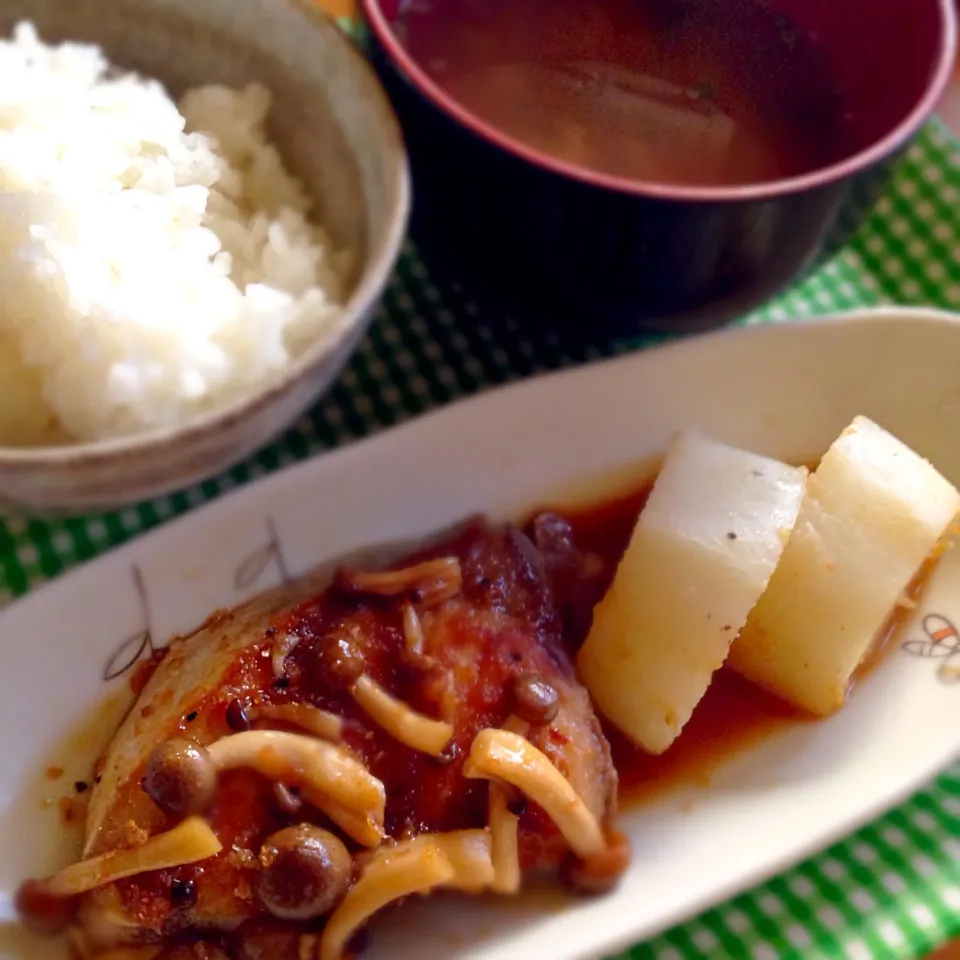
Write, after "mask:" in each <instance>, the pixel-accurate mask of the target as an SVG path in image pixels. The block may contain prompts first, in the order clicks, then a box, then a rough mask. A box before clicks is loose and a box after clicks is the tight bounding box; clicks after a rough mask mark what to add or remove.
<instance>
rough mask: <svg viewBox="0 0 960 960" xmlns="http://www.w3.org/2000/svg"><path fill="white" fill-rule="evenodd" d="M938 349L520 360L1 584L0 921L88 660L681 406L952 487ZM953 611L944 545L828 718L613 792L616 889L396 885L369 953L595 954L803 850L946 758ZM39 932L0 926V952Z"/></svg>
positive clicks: (833, 328) (658, 432)
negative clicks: (471, 893)
mask: <svg viewBox="0 0 960 960" xmlns="http://www.w3.org/2000/svg"><path fill="white" fill-rule="evenodd" d="M958 359H960V320H958V319H957V318H953V317H948V316H945V315H942V314H936V313H932V312H928V311H883V312H871V313H863V314H857V315H851V316H848V317H845V318H838V319H834V320H821V321H817V322H814V323H797V324H789V325H784V326H776V327H754V328H749V329H741V330H735V331H732V332H725V333H721V334H717V335H712V336H707V337H702V338H699V339H695V340H691V341H687V342H684V343H680V344H676V345H672V346H668V347H664V348H661V349H657V350H652V351H647V352H644V353H640V354H635V355H631V356H627V357H625V358H622V359H618V360H614V361H610V362H606V363H601V364H595V365H592V366H587V367H582V368H580V369H577V370H573V371H569V372H563V373H559V374H554V375H550V376H546V377H542V378H539V379H535V380H531V381H527V382H525V383H522V384H519V385H516V386H512V387H509V388H505V389H502V390H498V391H494V392H490V393H487V394H485V395H483V396H481V397H478V398H475V399H473V400H470V401H467V402H464V403H460V404H457V405H454V406H452V407H448V408H446V409H443V410H440V411H439V412H436V413H434V414H431V415H428V416H425V417H422V418H420V419H418V420H416V421H414V422H412V423H410V424H408V425H406V426H403V427H401V428H398V429H395V430H393V431H390V432H388V433H384V434H381V435H380V436H378V437H376V438H374V439H371V440H369V441H366V442H363V443H359V444H356V445H354V446H351V447H348V448H346V449H343V450H340V451H338V452H336V453H333V454H330V455H328V456H323V457H320V458H318V459H315V460H312V461H310V462H308V463H305V464H303V465H301V466H298V467H296V468H293V469H290V470H287V471H284V472H281V473H279V474H276V475H274V476H273V477H271V478H269V479H267V480H265V481H262V482H260V483H257V484H254V485H252V486H249V487H247V488H245V489H243V490H240V491H238V492H237V493H235V494H233V495H231V496H228V497H225V498H223V499H222V500H220V501H218V502H217V503H214V504H212V505H210V506H208V507H206V508H204V509H202V510H199V511H197V512H195V513H193V514H191V515H189V516H187V517H185V518H183V519H181V520H179V521H177V522H175V523H171V524H170V525H169V526H167V527H165V528H163V529H161V530H159V531H156V532H154V533H151V534H149V535H148V536H145V537H143V538H142V539H140V540H138V541H137V542H135V543H133V544H131V545H129V546H127V547H125V548H123V549H120V550H117V551H115V552H113V553H110V554H108V555H107V556H105V557H103V558H101V559H99V560H97V561H95V562H93V563H90V564H88V565H86V566H84V567H83V568H81V569H79V570H77V571H75V572H73V573H71V574H69V575H68V576H65V577H63V578H62V579H61V580H59V581H57V582H55V583H53V584H52V585H50V586H48V587H46V588H44V589H42V590H40V591H39V592H38V593H36V594H34V595H32V596H30V597H28V598H27V599H25V600H23V601H21V602H19V603H17V604H15V605H14V606H13V607H11V608H9V609H8V610H7V611H5V612H4V613H3V614H2V615H0V642H2V644H3V652H4V666H3V670H2V672H0V756H2V757H3V761H2V771H3V772H2V783H0V849H2V850H3V857H2V858H0V890H2V898H3V899H2V900H0V921H9V920H10V919H12V916H13V914H12V908H11V904H10V896H11V892H12V891H13V889H14V888H15V886H16V884H17V882H18V881H19V880H20V879H21V878H22V877H23V876H24V875H26V874H35V873H37V872H38V871H41V870H43V869H45V868H49V867H50V866H52V865H53V864H54V861H55V860H56V858H57V856H61V857H62V856H63V851H62V849H60V850H57V849H56V843H55V842H54V841H55V839H56V837H57V836H58V835H59V834H58V830H57V826H56V825H57V823H58V819H57V815H56V813H55V811H51V810H49V809H48V810H45V811H44V810H41V809H40V808H39V807H38V805H37V804H38V798H39V796H40V794H39V793H38V790H40V791H41V792H45V793H46V794H47V795H49V796H54V797H55V796H56V795H57V794H58V793H59V794H62V793H64V792H65V791H67V790H68V788H69V786H70V784H72V782H73V780H75V779H79V778H83V777H87V776H88V775H89V771H90V763H91V756H92V753H93V752H94V751H95V749H96V742H95V740H96V738H95V737H92V736H90V735H87V736H85V737H79V738H77V737H74V738H73V740H72V742H71V745H70V746H69V747H64V743H65V738H66V737H68V735H69V734H70V733H71V731H72V730H74V729H76V727H77V725H78V724H79V723H82V722H83V721H85V719H86V718H88V717H89V716H91V712H92V711H94V710H95V708H96V705H97V704H98V703H99V702H101V701H102V700H103V698H104V697H105V696H107V695H110V694H116V693H117V692H118V691H121V690H123V689H125V688H126V677H120V678H118V679H115V680H113V681H111V682H107V683H105V682H104V679H103V677H104V673H105V671H106V672H110V671H107V670H106V668H107V666H108V664H110V663H111V661H112V666H113V668H114V669H118V668H120V667H122V666H123V665H124V663H125V662H127V661H129V660H130V659H131V657H133V656H135V655H136V654H137V653H138V652H145V651H146V650H147V648H148V647H149V644H150V642H152V640H150V639H149V638H157V639H158V640H159V639H160V638H165V637H167V636H169V635H170V634H172V633H174V632H177V631H181V630H185V629H188V628H190V627H192V626H194V625H196V624H197V623H198V622H199V621H200V620H201V619H203V618H204V617H205V616H206V615H207V614H209V613H210V612H212V611H213V610H214V609H215V608H217V607H221V606H227V605H232V604H235V603H237V602H238V601H239V600H241V599H243V598H244V597H245V596H248V595H249V594H251V593H254V592H257V591H259V590H261V589H264V588H266V587H268V586H270V585H272V584H273V583H275V582H276V581H277V579H278V577H280V576H282V575H286V576H289V575H295V574H297V573H299V572H301V571H305V570H307V569H308V568H309V567H311V566H313V565H315V564H317V563H321V562H323V561H326V560H330V559H332V558H336V557H337V556H340V555H343V554H346V553H349V552H351V551H354V550H356V549H359V548H362V547H365V546H368V545H371V544H382V543H389V542H396V541H406V540H410V539H416V538H419V537H422V536H424V535H426V534H428V533H430V532H432V531H435V530H437V529H439V528H442V527H444V526H446V525H447V524H450V523H452V522H454V521H457V520H458V519H460V518H462V517H464V516H465V515H467V514H470V513H473V512H475V511H484V512H487V513H489V514H491V515H493V516H494V517H497V518H510V517H516V516H518V515H519V514H521V513H523V512H524V511H525V510H527V509H528V508H530V507H533V506H536V505H537V504H542V503H544V502H546V501H550V500H554V499H555V498H556V496H557V495H563V494H569V493H571V492H576V491H579V492H580V493H583V492H584V491H586V490H590V491H592V492H593V493H597V492H599V491H600V490H602V488H603V487H604V486H606V487H611V486H614V485H616V484H617V483H618V482H622V481H623V479H624V477H625V476H627V475H629V474H631V473H632V474H634V475H635V474H636V473H637V472H638V471H639V470H641V469H643V468H644V467H647V468H649V465H650V463H651V460H652V459H654V458H656V457H657V456H658V455H659V454H660V453H661V452H662V451H663V449H664V447H665V445H666V444H667V442H668V440H669V439H670V437H671V435H672V434H673V433H674V432H675V431H676V430H678V429H680V428H683V427H696V428H698V429H700V430H702V431H705V432H706V433H708V434H711V435H713V436H715V437H717V438H718V439H722V440H725V441H727V442H730V443H734V444H739V445H742V446H744V447H748V448H750V449H752V450H755V451H757V452H760V453H766V454H769V455H772V456H776V457H781V458H786V459H792V460H795V461H807V460H812V459H814V458H816V457H817V456H818V455H820V454H821V453H822V452H823V451H824V450H825V449H826V447H827V446H828V445H829V443H830V442H831V440H832V439H833V438H834V437H835V435H836V434H837V433H838V432H839V431H840V430H841V428H842V427H844V426H845V425H846V424H847V422H848V421H849V420H850V419H851V418H852V417H853V416H854V415H855V414H858V413H863V414H867V415H868V416H871V417H873V418H875V419H877V420H878V421H879V422H880V423H882V424H883V425H884V426H886V427H887V428H888V429H890V430H892V431H893V432H894V433H896V434H897V435H898V436H900V437H902V438H903V439H904V440H905V441H906V442H907V443H909V444H911V445H913V446H914V447H915V448H916V449H917V450H919V451H920V452H921V453H923V454H924V455H926V456H927V457H929V458H930V459H931V460H933V462H934V463H935V464H936V465H937V466H938V467H939V468H940V469H941V470H942V471H943V472H945V473H946V474H947V475H948V476H949V477H950V478H951V479H952V480H953V481H954V482H960V443H958V442H957V424H958V423H960V376H958V375H957V369H958V367H957V364H958ZM705 482H708V480H707V478H705ZM138 584H139V587H138ZM933 618H940V619H933ZM953 623H960V550H957V551H954V552H953V553H952V554H949V555H948V560H947V562H945V563H944V564H943V565H942V566H941V569H940V571H939V572H938V574H937V576H936V577H935V579H934V582H933V583H932V585H931V588H930V590H929V591H928V594H927V597H926V599H925V600H924V603H923V606H922V609H920V610H918V611H917V614H916V617H915V618H914V620H913V622H912V623H910V624H909V625H908V628H907V630H906V633H905V635H904V641H905V651H903V652H897V654H896V655H894V656H892V657H890V658H889V659H888V660H887V661H885V663H884V665H883V666H882V668H881V669H879V670H878V671H877V672H875V673H874V674H873V675H871V676H870V678H869V679H868V680H867V681H866V682H865V683H864V684H863V685H862V687H861V688H860V689H858V690H857V691H856V692H855V694H854V696H853V698H852V702H851V703H850V704H849V705H848V706H847V708H845V709H844V710H843V711H842V712H841V713H840V714H838V715H837V716H835V717H834V718H832V719H830V720H829V721H825V722H823V723H820V724H813V725H803V726H799V727H795V728H793V729H790V730H786V731H784V732H782V733H781V734H778V735H775V736H773V737H772V738H771V739H768V740H767V741H765V742H764V743H763V744H762V745H761V746H759V747H758V748H756V749H755V750H753V751H752V752H748V753H743V754H741V755H739V756H738V757H737V758H736V759H734V760H732V761H731V762H729V763H728V764H727V765H726V766H724V767H722V768H721V769H720V770H719V771H718V772H717V774H716V775H715V776H714V778H713V780H712V782H711V784H710V785H709V787H706V788H700V789H699V790H693V789H692V788H691V789H688V790H686V791H685V792H682V793H681V792H678V793H676V794H671V795H669V796H667V797H665V798H663V799H661V800H659V801H657V802H656V803H655V804H653V805H650V806H644V807H640V808H637V809H634V810H632V811H628V812H627V813H626V814H625V815H624V817H623V820H622V825H623V827H624V828H625V830H626V831H627V832H628V833H629V835H630V837H631V841H632V845H633V849H634V855H635V856H634V862H633V865H632V867H631V869H630V872H629V874H628V875H627V877H626V879H625V881H624V883H623V885H622V886H621V887H620V889H619V890H618V891H617V892H616V893H615V894H613V895H611V896H609V897H606V898H601V899H597V900H588V901H579V902H572V903H570V904H569V905H567V906H566V907H565V908H564V909H562V910H558V909H556V901H555V900H554V901H550V903H549V906H545V903H544V900H543V898H542V897H539V898H538V897H527V898H521V899H520V901H518V902H517V903H507V902H504V901H502V900H500V901H488V902H479V903H478V902H470V903H468V902H466V901H463V900H454V899H450V900H445V901H443V902H442V903H441V904H439V905H438V904H436V903H434V904H432V905H431V904H429V903H423V904H417V905H415V906H413V907H407V908H404V909H403V910H401V911H398V912H397V913H396V914H394V915H393V916H392V917H391V918H390V919H389V921H388V922H387V923H386V924H385V926H384V927H383V928H382V932H381V933H380V934H379V935H378V936H377V937H376V938H375V947H374V950H373V952H372V953H371V954H370V957H371V960H375V958H385V957H390V958H391V960H405V958H411V960H413V958H417V960H427V958H445V957H453V956H456V957H458V958H461V960H494V958H495V960H520V958H523V960H528V958H529V957H531V956H549V957H551V958H552V960H575V958H585V957H593V956H599V955H602V954H605V953H611V952H613V951H614V950H616V949H618V948H621V947H624V946H626V945H628V944H631V943H633V942H636V941H639V940H641V939H643V938H645V937H648V936H651V935H653V934H654V933H656V932H658V931H660V930H662V929H664V928H666V927H667V926H669V925H671V924H673V923H675V922H677V921H680V920H682V919H684V918H686V917H689V916H691V915H693V914H695V913H697V912H699V911H701V910H703V909H705V908H706V907H708V906H710V905H712V904H715V903H717V902H719V901H722V900H724V899H726V898H728V897H730V896H731V895H733V894H735V893H736V892H738V891H741V890H743V889H745V888H747V887H749V886H751V885H753V884H755V883H757V882H758V881H760V880H762V879H764V878H766V877H768V876H770V875H772V874H774V873H776V872H778V871H782V870H783V869H785V868H787V867H789V866H790V865H791V864H793V863H796V862H797V861H799V860H801V859H802V858H804V857H806V856H808V855H809V854H811V853H813V852H815V851H817V850H818V849H820V848H823V847H824V846H826V845H827V844H829V843H831V842H832V841H834V840H836V839H837V838H839V837H841V836H842V835H844V834H846V833H847V832H849V831H852V830H853V829H855V828H856V827H858V826H859V825H861V824H863V823H864V822H865V821H867V820H869V819H871V818H873V817H876V816H877V815H878V814H880V813H881V812H882V811H884V810H885V809H886V808H888V807H890V806H892V805H894V804H896V803H897V802H898V801H900V800H902V799H903V798H905V797H906V796H907V795H908V794H909V793H910V792H911V791H913V790H915V789H916V788H917V787H919V786H920V785H921V784H922V783H923V782H924V781H925V780H926V779H927V778H929V777H931V776H932V775H933V774H935V773H936V772H937V771H938V770H939V769H940V768H942V767H944V766H945V765H947V764H948V763H949V762H950V761H951V760H952V759H953V758H955V757H956V756H958V754H960V683H958V682H957V681H960V652H956V651H957V645H958V641H957V635H956V632H954V633H953V634H952V638H951V637H949V636H947V637H946V639H942V640H941V641H940V642H939V643H935V642H934V641H933V640H932V639H931V636H930V634H931V633H935V632H936V631H937V629H941V630H942V629H947V630H948V632H949V625H951V624H953ZM951 651H953V652H952V653H951ZM908 653H912V654H914V655H912V656H911V655H908ZM918 654H928V656H921V655H918ZM51 763H56V764H59V765H61V766H63V767H65V768H66V772H65V774H64V776H63V778H62V779H61V780H59V781H57V782H56V783H52V782H50V781H44V780H43V777H42V776H41V771H42V770H43V768H44V767H45V766H46V765H48V764H51ZM691 801H692V802H691ZM788 825H789V826H788ZM53 953H54V951H52V950H51V949H50V945H49V944H38V943H36V942H34V941H32V940H30V939H29V938H26V937H21V936H20V935H19V934H15V933H14V932H13V930H12V928H11V927H10V926H9V925H7V927H6V928H5V929H4V928H0V955H4V956H21V957H23V956H32V957H37V958H39V957H41V956H43V957H51V956H52V955H53Z"/></svg>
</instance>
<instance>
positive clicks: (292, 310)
mask: <svg viewBox="0 0 960 960" xmlns="http://www.w3.org/2000/svg"><path fill="white" fill-rule="evenodd" d="M24 11H28V12H29V20H25V19H24ZM409 195H410V188H409V177H408V170H407V160H406V154H405V151H404V148H403V142H402V137H401V133H400V129H399V126H398V124H397V122H396V119H395V117H394V115H393V113H392V110H391V108H390V106H389V103H388V101H387V99H386V97H385V95H384V93H383V91H382V90H381V88H380V86H379V83H378V81H377V80H376V78H375V76H374V74H373V73H372V71H371V70H370V68H369V67H368V66H367V64H366V62H365V60H364V58H363V57H362V55H361V54H360V53H359V52H358V51H357V50H356V49H355V47H354V45H353V43H352V41H350V40H349V39H348V38H347V37H346V36H345V35H344V34H343V33H342V31H341V30H340V29H339V28H338V27H337V26H336V25H335V24H334V23H332V22H331V21H329V20H328V19H327V18H326V17H325V16H323V15H322V14H321V13H320V11H319V8H318V7H317V6H316V5H315V4H314V3H313V2H312V0H269V2H265V0H204V3H200V4H193V3H190V2H188V0H73V2H71V3H63V2H62V0H35V2H34V3H31V4H29V5H28V6H27V7H24V5H23V4H19V3H13V2H6V0H0V384H2V387H3V397H2V401H0V507H2V508H5V509H16V508H25V509H27V510H40V511H44V510H56V511H64V510H66V511H81V510H92V509H105V508H111V507H115V506H118V505H120V504H122V503H130V502H134V501H138V500H142V499H145V498H149V497H152V496H156V495H158V494H161V493H165V492H169V491H171V490H173V489H178V488H182V487H184V486H186V485H188V484H190V483H193V482H196V481H197V480H200V479H202V478H204V477H208V476H211V475H213V474H216V473H218V472H220V471H222V470H224V469H225V468H227V467H228V466H230V465H231V464H233V463H236V462H237V461H239V460H241V459H243V458H244V457H246V456H247V455H249V454H250V453H251V452H253V451H254V450H256V449H257V448H259V447H260V446H262V445H264V444H265V443H267V442H268V441H269V440H270V439H271V438H272V437H274V436H275V435H276V434H277V433H279V432H280V431H281V430H282V429H283V428H284V427H286V426H288V425H289V424H290V423H292V422H293V421H294V420H295V419H296V418H297V417H298V416H299V415H301V414H302V413H303V412H304V411H305V410H306V409H307V408H309V407H310V406H311V405H312V404H313V403H314V402H315V401H316V400H317V399H318V397H319V396H320V395H321V394H322V393H323V392H324V390H325V389H326V388H328V387H329V386H330V384H331V382H332V381H333V380H334V378H335V377H336V376H337V374H338V373H339V371H340V369H341V368H342V366H343V364H344V363H345V362H346V360H347V359H348V357H349V356H350V354H351V352H352V351H353V349H354V348H355V347H356V345H357V343H358V342H359V341H360V339H361V338H362V337H363V335H364V333H365V332H366V329H367V326H368V324H369V322H370V320H371V317H372V314H373V311H374V309H375V307H376V304H377V302H378V300H379V298H380V296H381V294H382V291H383V288H384V286H385V284H386V282H387V280H388V278H389V275H390V273H391V270H392V268H393V266H394V263H395V261H396V258H397V256H398V253H399V249H400V246H401V243H402V241H403V237H404V234H405V230H406V225H407V217H408V211H409V203H410V196H409Z"/></svg>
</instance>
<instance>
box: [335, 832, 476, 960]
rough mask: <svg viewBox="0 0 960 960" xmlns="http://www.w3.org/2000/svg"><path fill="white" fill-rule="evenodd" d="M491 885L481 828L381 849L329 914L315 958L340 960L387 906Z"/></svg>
mask: <svg viewBox="0 0 960 960" xmlns="http://www.w3.org/2000/svg"><path fill="white" fill-rule="evenodd" d="M492 881H493V864H492V862H491V859H490V835H489V833H488V832H487V831H486V830H459V831H454V832H452V833H437V834H423V835H422V836H419V837H414V838H413V839H412V840H406V841H403V842H401V843H398V844H397V845H396V846H393V847H389V848H381V849H380V850H378V851H377V852H376V853H375V854H373V855H372V857H371V858H370V860H369V861H368V863H367V865H366V867H365V868H364V870H363V873H362V874H361V875H360V879H359V880H357V882H356V883H355V884H354V885H353V887H352V888H351V890H350V892H349V893H348V894H347V895H346V897H345V898H344V899H343V901H342V902H341V903H340V906H339V907H337V909H336V910H335V911H334V912H333V914H332V916H331V917H330V919H329V920H328V921H327V925H326V927H325V928H324V931H323V934H322V935H321V938H320V950H319V953H318V960H340V958H341V957H342V956H343V950H344V947H345V946H346V944H347V943H348V942H349V941H350V938H351V937H352V936H353V935H354V933H356V932H357V930H359V929H360V928H361V927H362V926H363V925H364V924H365V923H366V922H367V921H368V920H369V919H370V918H371V917H372V916H373V915H374V914H375V913H377V912H378V911H379V910H381V909H382V908H383V907H385V906H386V905H387V904H388V903H390V902H392V901H394V900H398V899H400V898H401V897H407V896H410V895H412V894H414V893H421V894H425V893H429V892H430V891H431V890H434V889H436V888H437V887H451V888H456V889H458V890H464V891H466V892H467V893H479V892H481V891H483V890H485V889H487V888H488V887H489V886H490V884H491V883H492Z"/></svg>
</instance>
